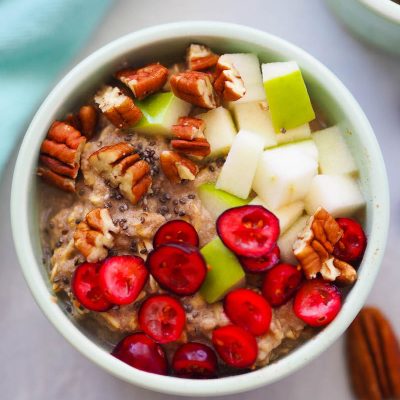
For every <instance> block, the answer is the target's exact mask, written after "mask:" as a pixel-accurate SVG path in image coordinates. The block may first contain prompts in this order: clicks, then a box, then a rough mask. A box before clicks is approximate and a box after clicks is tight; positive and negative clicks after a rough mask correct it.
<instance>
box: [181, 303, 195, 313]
mask: <svg viewBox="0 0 400 400" xmlns="http://www.w3.org/2000/svg"><path fill="white" fill-rule="evenodd" d="M183 308H184V309H185V311H186V312H188V313H190V312H192V311H193V306H192V305H191V304H184V305H183Z"/></svg>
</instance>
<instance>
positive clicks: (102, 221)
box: [74, 208, 119, 262]
mask: <svg viewBox="0 0 400 400" xmlns="http://www.w3.org/2000/svg"><path fill="white" fill-rule="evenodd" d="M118 232H119V227H118V226H116V225H114V223H113V221H112V219H111V216H110V213H109V211H108V209H107V208H95V209H94V210H92V211H90V212H88V213H87V214H86V217H85V219H84V220H83V221H81V222H80V223H79V224H78V226H77V227H76V229H75V232H74V245H75V247H76V248H77V249H78V250H79V251H80V252H81V253H82V254H83V255H84V256H85V257H86V260H87V261H89V262H97V261H101V260H104V259H105V258H106V257H107V254H108V250H109V249H111V248H112V247H113V245H114V236H113V235H114V234H115V233H118Z"/></svg>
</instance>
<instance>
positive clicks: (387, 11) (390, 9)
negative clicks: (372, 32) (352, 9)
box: [358, 0, 400, 24]
mask: <svg viewBox="0 0 400 400" xmlns="http://www.w3.org/2000/svg"><path fill="white" fill-rule="evenodd" d="M358 1H359V2H360V3H361V4H363V5H364V6H365V7H367V8H369V9H370V10H371V11H372V12H374V13H375V14H379V15H380V16H382V17H383V18H385V19H387V20H389V21H392V22H395V23H398V24H400V4H396V3H395V2H394V1H392V0H358Z"/></svg>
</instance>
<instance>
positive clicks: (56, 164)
mask: <svg viewBox="0 0 400 400" xmlns="http://www.w3.org/2000/svg"><path fill="white" fill-rule="evenodd" d="M85 143H86V138H85V137H83V136H82V135H81V133H80V132H79V131H78V130H77V129H75V128H74V127H73V126H71V125H69V124H67V123H65V122H60V121H55V122H54V123H53V124H52V125H51V127H50V129H49V132H48V133H47V137H46V139H45V140H44V141H43V142H42V145H41V147H40V155H39V161H40V164H41V166H40V167H39V169H38V171H37V174H38V175H39V176H41V177H42V178H43V179H44V180H45V181H47V182H48V183H50V184H53V185H54V186H57V187H58V188H60V189H62V190H65V191H68V192H74V191H75V179H76V177H77V175H78V172H79V167H80V162H81V154H82V150H83V147H84V145H85Z"/></svg>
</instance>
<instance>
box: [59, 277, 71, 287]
mask: <svg viewBox="0 0 400 400" xmlns="http://www.w3.org/2000/svg"><path fill="white" fill-rule="evenodd" d="M61 280H62V283H63V284H64V285H69V279H68V278H66V277H65V276H64V277H63V278H62V279H61Z"/></svg>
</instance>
